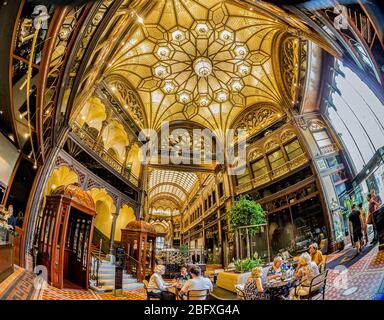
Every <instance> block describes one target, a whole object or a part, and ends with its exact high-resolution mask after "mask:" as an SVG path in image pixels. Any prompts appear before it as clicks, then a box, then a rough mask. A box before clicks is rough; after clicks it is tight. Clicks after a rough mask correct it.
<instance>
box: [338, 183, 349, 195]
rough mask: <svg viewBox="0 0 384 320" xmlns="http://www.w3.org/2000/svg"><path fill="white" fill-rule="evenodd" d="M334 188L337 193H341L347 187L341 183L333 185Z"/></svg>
mask: <svg viewBox="0 0 384 320" xmlns="http://www.w3.org/2000/svg"><path fill="white" fill-rule="evenodd" d="M335 190H336V193H337V194H338V195H339V194H342V193H343V192H344V191H345V190H347V187H346V185H345V183H341V184H339V185H337V186H335Z"/></svg>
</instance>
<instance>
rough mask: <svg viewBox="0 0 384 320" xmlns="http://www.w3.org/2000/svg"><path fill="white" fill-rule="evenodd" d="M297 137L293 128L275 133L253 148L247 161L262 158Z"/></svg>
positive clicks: (289, 127)
mask: <svg viewBox="0 0 384 320" xmlns="http://www.w3.org/2000/svg"><path fill="white" fill-rule="evenodd" d="M295 137H297V133H296V130H295V128H294V127H293V126H288V127H286V128H285V129H284V130H282V131H280V132H275V133H272V134H270V135H268V136H267V137H265V138H263V139H262V140H261V141H258V143H257V144H256V145H253V146H251V148H250V150H249V152H248V154H247V159H248V161H253V160H257V159H259V158H261V157H262V156H263V155H264V154H267V153H268V152H271V151H272V150H274V149H277V148H279V147H280V146H281V145H282V144H284V143H285V142H287V141H290V140H292V139H294V138H295Z"/></svg>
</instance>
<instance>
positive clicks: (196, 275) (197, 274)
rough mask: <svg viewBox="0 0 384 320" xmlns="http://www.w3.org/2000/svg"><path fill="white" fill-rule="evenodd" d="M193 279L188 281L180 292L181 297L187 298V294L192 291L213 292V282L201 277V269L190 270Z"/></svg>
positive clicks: (193, 268)
mask: <svg viewBox="0 0 384 320" xmlns="http://www.w3.org/2000/svg"><path fill="white" fill-rule="evenodd" d="M190 273H191V275H192V279H190V280H187V282H186V283H185V284H184V286H183V288H182V289H181V290H180V293H179V297H180V298H182V299H185V298H186V294H187V292H188V291H191V290H207V289H208V290H209V291H212V289H213V285H212V282H211V280H209V279H208V278H205V277H203V276H202V275H201V269H200V268H199V267H192V268H191V270H190Z"/></svg>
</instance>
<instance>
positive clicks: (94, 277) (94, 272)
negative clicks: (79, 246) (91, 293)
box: [90, 252, 102, 287]
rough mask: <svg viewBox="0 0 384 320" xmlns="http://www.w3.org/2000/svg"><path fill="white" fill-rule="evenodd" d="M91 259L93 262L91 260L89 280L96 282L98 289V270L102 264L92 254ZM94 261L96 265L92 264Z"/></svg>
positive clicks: (92, 253)
mask: <svg viewBox="0 0 384 320" xmlns="http://www.w3.org/2000/svg"><path fill="white" fill-rule="evenodd" d="M91 257H92V258H93V261H92V259H91V275H90V279H91V280H94V281H95V282H96V287H99V269H100V264H101V263H102V260H101V259H100V258H99V257H98V256H97V255H96V254H95V253H94V252H91ZM94 261H95V262H96V263H94Z"/></svg>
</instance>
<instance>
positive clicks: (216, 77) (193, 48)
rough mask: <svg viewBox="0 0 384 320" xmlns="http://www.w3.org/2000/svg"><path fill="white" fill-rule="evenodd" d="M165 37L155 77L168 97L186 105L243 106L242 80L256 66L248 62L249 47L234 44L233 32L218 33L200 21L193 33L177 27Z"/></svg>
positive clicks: (156, 65) (208, 24)
mask: <svg viewBox="0 0 384 320" xmlns="http://www.w3.org/2000/svg"><path fill="white" fill-rule="evenodd" d="M166 38H168V41H162V42H161V43H159V44H158V45H157V46H156V48H157V49H156V51H155V57H156V58H157V63H156V64H155V65H154V66H153V75H154V76H155V77H156V78H158V79H159V80H160V86H161V88H162V91H163V92H164V93H165V94H166V95H170V94H174V93H176V94H177V101H178V102H180V103H182V104H184V105H186V104H188V103H190V102H195V103H196V105H198V106H199V107H209V106H210V104H211V103H212V102H213V101H215V102H216V103H219V104H221V103H226V102H227V101H231V102H232V103H234V105H236V106H239V107H242V106H244V105H243V104H244V103H245V100H246V99H245V97H244V96H243V95H242V93H241V91H242V89H243V88H244V81H243V80H242V78H243V77H246V76H248V75H249V74H250V73H251V71H252V64H253V63H252V60H249V59H248V56H249V54H250V50H249V48H248V47H247V45H246V44H245V43H243V42H241V41H236V42H235V41H234V38H235V33H234V32H233V31H230V30H229V28H227V27H226V28H224V29H223V28H222V27H220V28H218V29H216V30H215V29H214V28H213V27H212V26H211V24H210V23H209V22H208V21H199V22H196V23H195V24H194V27H193V28H191V29H190V30H182V29H180V28H178V27H177V28H174V29H173V30H171V31H170V32H169V33H168V34H167V36H166ZM212 48H216V49H212ZM233 94H236V95H233ZM233 101H235V102H233Z"/></svg>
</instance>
